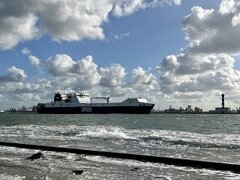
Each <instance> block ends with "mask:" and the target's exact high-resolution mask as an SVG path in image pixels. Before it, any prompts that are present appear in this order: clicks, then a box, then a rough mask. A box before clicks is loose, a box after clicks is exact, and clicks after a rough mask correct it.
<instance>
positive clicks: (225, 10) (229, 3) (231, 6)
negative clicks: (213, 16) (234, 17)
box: [219, 0, 238, 15]
mask: <svg viewBox="0 0 240 180" xmlns="http://www.w3.org/2000/svg"><path fill="white" fill-rule="evenodd" d="M237 3H238V2H237V1H236V0H223V1H222V2H221V4H220V8H219V12H220V13H221V14H222V15H224V14H229V13H234V12H235V11H236V5H237Z"/></svg>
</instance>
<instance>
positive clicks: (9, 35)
mask: <svg viewBox="0 0 240 180" xmlns="http://www.w3.org/2000/svg"><path fill="white" fill-rule="evenodd" d="M180 3H181V0H152V1H147V0H120V1H116V0H101V1H96V0H84V1H79V0H58V1H56V0H48V1H46V0H38V1H32V0H24V1H15V0H7V1H6V0H0V26H1V29H0V49H2V50H5V49H11V48H13V47H14V46H16V45H17V44H18V43H19V42H22V41H28V40H32V39H35V38H37V37H41V36H43V35H46V34H47V35H49V36H51V37H52V39H53V40H54V41H57V42H61V41H80V40H82V39H100V40H102V39H104V38H105V35H104V31H103V28H102V25H103V24H104V23H106V22H108V21H109V20H108V17H109V15H111V14H112V15H114V16H125V15H130V14H132V13H134V12H136V11H138V10H139V9H145V8H147V7H156V6H161V5H163V4H165V5H180Z"/></svg>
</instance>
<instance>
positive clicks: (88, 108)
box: [82, 107, 92, 113]
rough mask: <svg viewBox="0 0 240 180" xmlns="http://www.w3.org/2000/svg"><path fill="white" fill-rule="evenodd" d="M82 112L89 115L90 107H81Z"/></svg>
mask: <svg viewBox="0 0 240 180" xmlns="http://www.w3.org/2000/svg"><path fill="white" fill-rule="evenodd" d="M82 112H83V113H84V112H87V113H90V112H92V108H91V107H82Z"/></svg>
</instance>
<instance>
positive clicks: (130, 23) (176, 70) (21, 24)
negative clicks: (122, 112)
mask: <svg viewBox="0 0 240 180" xmlns="http://www.w3.org/2000/svg"><path fill="white" fill-rule="evenodd" d="M239 42H240V2H239V1H238V0H198V1H196V0H101V1H97V0H38V1H33V0H21V1H18V0H8V1H6V0H0V110H4V109H7V108H11V107H21V106H23V105H24V106H27V107H31V106H33V105H37V103H39V102H50V101H52V100H53V96H54V93H55V92H57V91H60V92H74V91H75V90H76V89H78V90H80V91H84V92H88V93H90V94H91V95H92V96H110V97H111V99H112V101H121V100H124V99H125V98H127V97H139V96H143V97H145V98H147V99H148V100H149V101H150V102H153V103H155V104H156V106H155V109H160V110H162V109H165V108H168V107H169V106H170V105H171V106H172V107H175V108H179V107H186V106H187V105H190V104H191V105H192V106H193V107H195V106H198V107H200V108H203V109H204V110H209V109H214V108H215V107H218V106H221V96H220V95H221V94H222V93H224V94H225V104H226V106H229V107H232V108H233V109H235V108H236V107H239V101H240V100H239V97H240V63H239V61H240V56H239V53H240V43H239Z"/></svg>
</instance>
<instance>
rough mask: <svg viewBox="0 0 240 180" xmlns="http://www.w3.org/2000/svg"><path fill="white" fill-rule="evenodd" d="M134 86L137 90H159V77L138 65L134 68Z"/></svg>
mask: <svg viewBox="0 0 240 180" xmlns="http://www.w3.org/2000/svg"><path fill="white" fill-rule="evenodd" d="M132 81H133V83H132V87H133V89H134V90H136V91H137V92H144V91H145V92H148V93H149V92H150V91H153V92H154V91H158V90H159V89H158V82H157V77H156V76H154V75H153V74H152V73H150V72H147V71H145V70H143V69H142V68H141V67H137V68H135V69H133V70H132Z"/></svg>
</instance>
